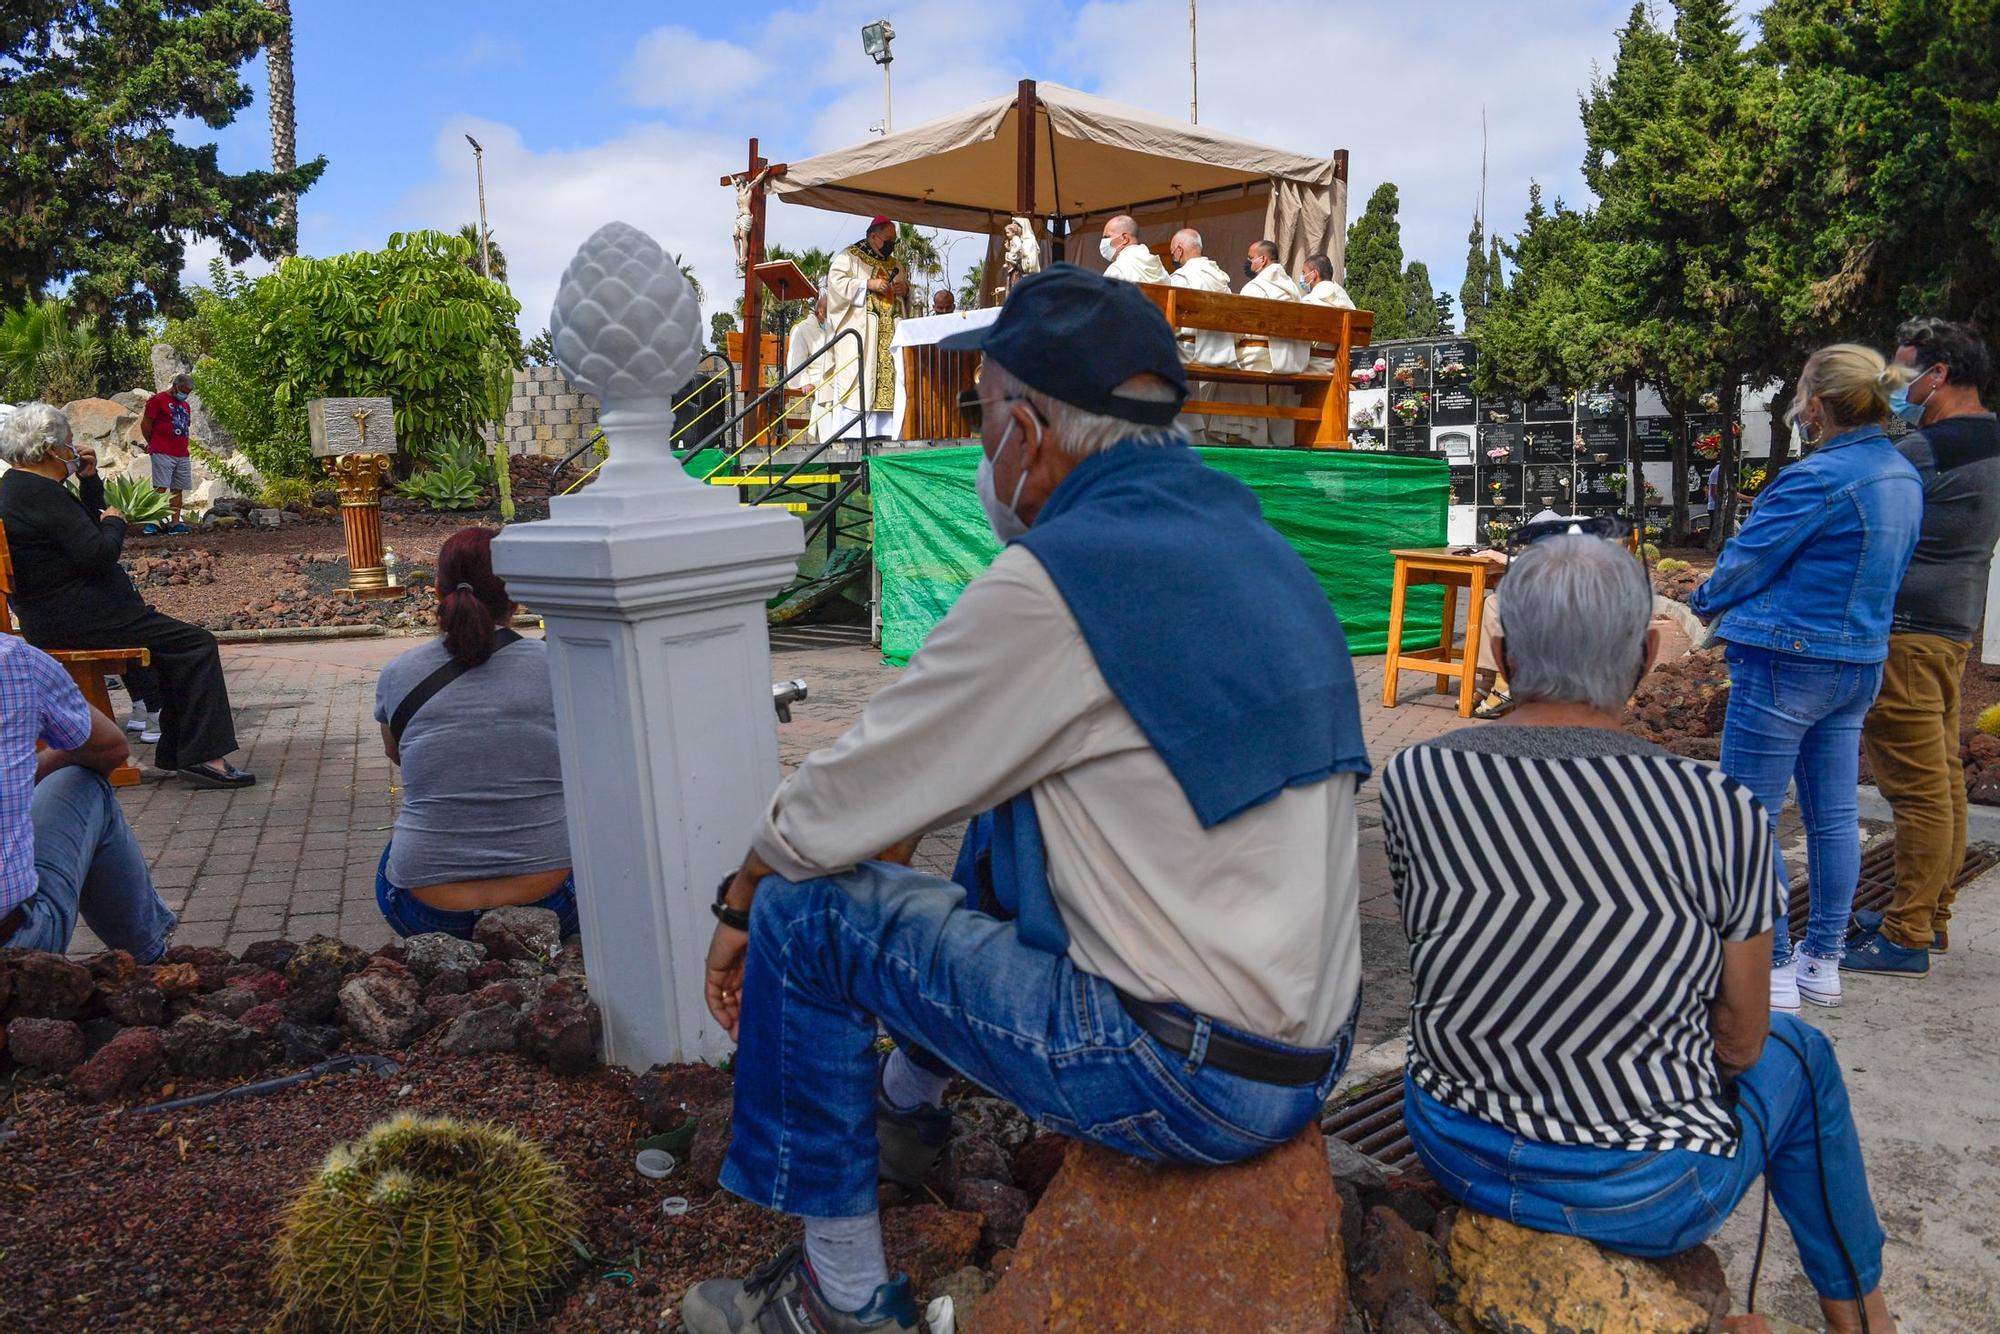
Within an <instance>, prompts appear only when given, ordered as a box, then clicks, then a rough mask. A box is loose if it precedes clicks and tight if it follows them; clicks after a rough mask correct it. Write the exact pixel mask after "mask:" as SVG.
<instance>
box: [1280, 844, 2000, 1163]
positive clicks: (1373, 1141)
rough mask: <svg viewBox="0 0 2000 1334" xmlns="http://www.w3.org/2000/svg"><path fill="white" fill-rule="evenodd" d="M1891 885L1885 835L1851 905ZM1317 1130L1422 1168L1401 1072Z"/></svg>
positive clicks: (1972, 872)
mask: <svg viewBox="0 0 2000 1334" xmlns="http://www.w3.org/2000/svg"><path fill="white" fill-rule="evenodd" d="M1996 863H2000V848H1995V847H1993V846H1991V845H1990V844H1977V845H1974V846H1972V847H1968V848H1967V849H1966V850H1965V863H1964V865H1962V866H1960V867H1959V868H1958V875H1957V877H1956V878H1955V879H1954V881H1953V883H1954V884H1956V885H1957V886H1958V887H1959V888H1961V889H1963V888H1964V887H1965V886H1966V885H1967V884H1969V883H1970V882H1971V881H1972V880H1974V879H1975V878H1977V877H1978V876H1979V875H1980V874H1982V873H1983V872H1985V871H1986V870H1988V869H1989V868H1991V867H1992V866H1994V865H1995V864H1996ZM1895 889H1896V840H1895V839H1893V838H1888V839H1884V840H1883V841H1882V842H1880V843H1878V844H1876V845H1875V846H1874V847H1872V848H1870V849H1869V850H1868V851H1867V852H1866V853H1865V854H1864V855H1863V856H1862V858H1861V883H1860V886H1859V887H1858V888H1857V889H1856V890H1855V893H1854V906H1855V907H1856V908H1886V907H1888V906H1889V899H1890V897H1891V895H1893V894H1894V892H1895ZM1807 911H1808V903H1807V899H1806V878H1805V876H1804V875H1800V876H1798V877H1797V878H1796V879H1794V880H1793V881H1792V901H1791V910H1790V921H1791V929H1792V936H1793V938H1794V939H1796V938H1797V937H1798V936H1799V935H1800V934H1801V933H1802V932H1804V930H1805V929H1806V915H1807ZM1319 1128H1320V1130H1321V1132H1322V1133H1324V1134H1328V1135H1336V1136H1338V1137H1339V1138H1341V1139H1344V1140H1346V1141H1347V1142H1348V1143H1349V1144H1350V1145H1352V1146H1353V1147H1355V1148H1357V1149H1359V1150H1360V1151H1361V1152H1363V1153H1365V1154H1367V1155H1368V1156H1369V1157H1371V1158H1373V1159H1374V1160H1375V1161H1376V1162H1379V1163H1381V1164H1382V1165H1383V1166H1385V1167H1393V1168H1395V1169H1397V1170H1398V1171H1403V1172H1410V1171H1421V1170H1422V1168H1423V1164H1422V1163H1421V1162H1419V1161H1418V1159H1417V1152H1416V1150H1415V1149H1414V1148H1413V1147H1412V1146H1411V1144H1410V1135H1409V1132H1408V1131H1407V1130H1406V1129H1404V1127H1403V1075H1402V1072H1401V1071H1400V1070H1398V1071H1394V1072H1392V1073H1390V1074H1386V1075H1383V1076H1382V1077H1381V1078H1379V1079H1373V1080H1370V1081H1369V1082H1368V1083H1366V1084H1363V1085H1362V1086H1361V1087H1360V1088H1358V1089H1355V1090H1354V1091H1353V1092H1351V1093H1349V1094H1347V1095H1346V1096H1345V1097H1342V1098H1339V1099H1337V1100H1335V1101H1334V1102H1331V1103H1329V1104H1327V1109H1326V1115H1325V1116H1323V1117H1321V1118H1320V1123H1319Z"/></svg>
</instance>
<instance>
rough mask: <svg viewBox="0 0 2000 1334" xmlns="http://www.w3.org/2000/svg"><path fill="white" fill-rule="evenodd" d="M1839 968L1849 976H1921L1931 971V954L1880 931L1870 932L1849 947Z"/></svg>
mask: <svg viewBox="0 0 2000 1334" xmlns="http://www.w3.org/2000/svg"><path fill="white" fill-rule="evenodd" d="M1840 966H1841V967H1842V968H1844V969H1846V970H1847V971H1848V972H1850V973H1886V974H1890V975H1893V976H1897V977H1922V976H1924V975H1925V974H1926V973H1928V972H1930V970H1931V952H1930V951H1929V950H1919V949H1911V948H1910V947H1909V946H1907V945H1898V944H1897V943H1896V942H1895V941H1893V940H1891V939H1889V938H1888V937H1887V936H1885V935H1883V934H1882V933H1881V932H1880V931H1871V932H1869V933H1868V934H1867V935H1865V936H1863V937H1862V938H1861V939H1860V940H1858V941H1855V942H1853V943H1851V944H1849V945H1848V947H1847V957H1846V958H1844V959H1842V960H1841V961H1840Z"/></svg>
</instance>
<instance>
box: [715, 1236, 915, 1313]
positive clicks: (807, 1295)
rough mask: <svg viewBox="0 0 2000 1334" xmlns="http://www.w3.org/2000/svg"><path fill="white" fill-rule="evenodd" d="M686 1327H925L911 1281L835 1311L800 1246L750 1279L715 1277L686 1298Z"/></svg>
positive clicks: (899, 1280) (897, 1281)
mask: <svg viewBox="0 0 2000 1334" xmlns="http://www.w3.org/2000/svg"><path fill="white" fill-rule="evenodd" d="M681 1326H682V1328H684V1329H685V1330H686V1331H687V1334H751V1332H752V1331H759V1332H760V1334H799V1331H803V1330H810V1331H813V1334H865V1332H867V1331H874V1330H897V1331H903V1330H907V1331H909V1334H918V1331H919V1330H921V1329H922V1328H923V1326H922V1324H921V1323H920V1321H919V1319H918V1317H917V1303H916V1298H914V1297H913V1296H911V1295H910V1280H909V1279H908V1278H907V1277H905V1276H904V1275H902V1274H898V1275H896V1276H895V1277H894V1278H892V1279H890V1280H889V1281H888V1282H887V1283H884V1284H883V1285H882V1286H881V1287H879V1288H877V1289H875V1295H874V1296H873V1297H871V1298H870V1299H869V1301H868V1305H866V1306H864V1307H862V1308H861V1309H860V1310H859V1311H854V1312H848V1311H836V1310H834V1309H833V1308H832V1307H831V1306H828V1305H827V1304H826V1299H825V1298H823V1297H821V1296H820V1295H819V1285H818V1284H817V1283H815V1282H814V1281H813V1275H812V1268H811V1266H809V1265H808V1264H806V1254H805V1249H804V1248H803V1247H801V1246H799V1245H797V1244H793V1245H791V1246H787V1247H786V1248H785V1249H784V1250H782V1251H780V1252H778V1256H777V1258H776V1259H774V1260H772V1261H771V1262H770V1263H768V1264H766V1265H764V1266H763V1267H762V1268H761V1269H758V1270H757V1271H756V1272H755V1273H753V1274H751V1275H750V1277H749V1278H745V1279H734V1278H712V1279H709V1280H708V1281H707V1282H706V1283H697V1284H695V1285H694V1286H693V1287H692V1288H689V1289H688V1291H687V1295H686V1296H685V1297H683V1298H681Z"/></svg>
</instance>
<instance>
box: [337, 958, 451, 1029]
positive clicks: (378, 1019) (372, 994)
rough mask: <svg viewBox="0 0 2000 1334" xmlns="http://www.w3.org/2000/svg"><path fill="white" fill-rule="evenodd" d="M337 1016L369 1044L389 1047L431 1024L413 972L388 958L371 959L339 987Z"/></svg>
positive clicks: (421, 989)
mask: <svg viewBox="0 0 2000 1334" xmlns="http://www.w3.org/2000/svg"><path fill="white" fill-rule="evenodd" d="M340 1020H341V1022H342V1023H343V1024H345V1025H346V1026H347V1027H348V1029H349V1031H351V1032H352V1033H353V1034H354V1036H355V1037H357V1038H359V1039H360V1040H361V1041H363V1042H365V1043H367V1044H368V1045H369V1046H371V1047H386V1048H391V1049H393V1048H398V1047H404V1046H408V1045H409V1043H410V1042H411V1041H412V1040H414V1039H415V1038H416V1037H417V1035H418V1034H420V1033H422V1032H423V1031H424V1030H425V1029H427V1028H429V1027H430V1026H431V1017H430V1015H429V1014H428V1013H427V1012H426V1011H425V1010H424V1001H423V988H421V987H420V986H418V985H417V979H416V975H415V974H414V973H412V972H411V971H410V970H409V969H407V968H405V967H404V966H403V965H402V964H399V963H396V962H394V961H392V960H389V959H376V960H374V961H373V962H371V963H370V964H369V965H368V966H367V967H366V968H364V969H363V970H362V971H361V973H360V974H359V975H358V976H356V977H353V978H350V979H349V980H348V981H347V982H346V983H345V984H344V985H343V986H342V987H341V988H340Z"/></svg>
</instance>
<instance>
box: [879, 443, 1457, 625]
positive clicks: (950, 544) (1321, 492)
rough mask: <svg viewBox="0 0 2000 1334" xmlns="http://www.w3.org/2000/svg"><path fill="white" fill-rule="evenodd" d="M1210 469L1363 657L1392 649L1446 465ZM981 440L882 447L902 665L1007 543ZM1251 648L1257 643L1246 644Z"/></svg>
mask: <svg viewBox="0 0 2000 1334" xmlns="http://www.w3.org/2000/svg"><path fill="white" fill-rule="evenodd" d="M1200 453H1201V455H1202V457H1203V458H1205V459H1206V460H1207V461H1208V463H1209V465H1210V466H1211V467H1214V468H1217V469H1219V470H1220V471H1222V472H1226V473H1228V474H1230V475H1231V476H1232V477H1235V478H1237V479H1239V480H1240V481H1242V482H1243V483H1244V484H1245V485H1247V486H1249V488H1250V489H1251V490H1252V491H1254V492H1256V493H1257V500H1258V503H1259V504H1261V505H1262V506H1263V507H1264V517H1265V518H1266V519H1268V520H1270V523H1271V526H1272V527H1273V528H1275V529H1277V530H1278V532H1279V533H1280V534H1282V535H1283V537H1284V539H1285V540H1286V541H1287V542H1290V543H1291V544H1292V547H1293V548H1294V549H1295V550H1296V551H1297V552H1298V553H1299V555H1301V556H1303V557H1304V558H1305V562H1306V564H1307V565H1308V566H1310V567H1311V568H1312V572H1313V574H1314V575H1315V576H1316V577H1317V578H1318V579H1319V584H1320V587H1321V588H1323V589H1325V590H1326V596H1327V600H1328V601H1329V602H1331V603H1332V604H1333V609H1334V611H1335V612H1337V613H1338V614H1339V616H1340V623H1341V625H1342V626H1343V627H1344V628H1345V629H1346V631H1347V643H1348V647H1349V648H1350V649H1351V650H1352V651H1353V652H1355V653H1357V654H1367V653H1382V652H1385V651H1386V650H1387V648H1388V645H1389V591H1390V584H1391V582H1392V580H1393V577H1394V573H1395V558H1394V557H1392V556H1391V555H1390V554H1389V553H1390V552H1391V551H1392V550H1394V549H1395V548H1397V547H1435V546H1442V545H1444V542H1445V504H1446V501H1447V499H1448V498H1449V495H1450V483H1449V480H1448V477H1447V472H1446V468H1445V465H1444V462H1443V461H1442V460H1438V459H1426V458H1416V457H1410V456H1405V455H1397V454H1368V453H1354V452H1351V451H1349V450H1344V449H1343V450H1325V451H1318V450H1312V451H1308V450H1299V449H1204V450H1201V451H1200ZM978 466H979V447H978V446H977V445H965V446H958V447H954V448H949V449H925V450H911V451H909V452H907V453H887V454H881V455H877V456H876V457H875V458H874V459H872V460H870V462H869V487H870V490H871V491H872V492H873V493H874V505H875V567H876V570H877V572H878V573H879V574H880V576H881V580H882V654H883V656H884V657H886V658H887V659H888V660H889V661H891V662H893V663H897V664H902V663H906V662H908V661H909V660H910V655H911V654H913V653H915V652H916V651H917V649H918V648H919V647H921V646H922V644H923V642H924V637H925V636H926V635H928V634H929V633H930V630H931V627H932V626H933V625H936V624H937V623H938V621H940V620H941V619H943V617H944V614H945V613H946V612H947V611H949V610H950V609H951V604H952V603H953V602H955V601H957V599H958V594H959V590H960V589H962V588H964V587H965V586H966V585H967V584H968V583H970V582H971V581H972V579H973V576H975V575H977V574H978V573H979V572H980V571H981V570H983V569H985V568H986V565H987V562H989V561H991V560H992V559H993V557H994V556H995V555H996V554H998V552H999V550H1000V547H999V544H998V543H997V542H995V541H994V539H993V533H992V530H991V529H990V528H988V527H987V524H986V515H985V512H984V511H983V510H981V509H980V507H979V497H978V496H977V494H975V492H974V490H973V478H974V475H975V473H976V472H977V470H978ZM1442 617H1443V597H1442V593H1441V592H1440V590H1438V589H1435V588H1429V589H1419V590H1416V591H1414V592H1412V594H1411V595H1410V600H1409V605H1408V607H1406V608H1405V610H1404V616H1403V632H1404V642H1405V643H1435V642H1436V640H1437V637H1438V632H1439V628H1440V624H1441V621H1442ZM1244 651H1245V652H1255V651H1256V647H1255V645H1245V646H1244Z"/></svg>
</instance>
